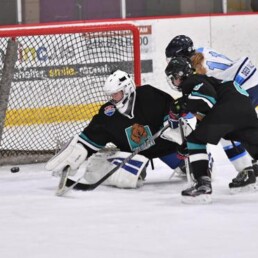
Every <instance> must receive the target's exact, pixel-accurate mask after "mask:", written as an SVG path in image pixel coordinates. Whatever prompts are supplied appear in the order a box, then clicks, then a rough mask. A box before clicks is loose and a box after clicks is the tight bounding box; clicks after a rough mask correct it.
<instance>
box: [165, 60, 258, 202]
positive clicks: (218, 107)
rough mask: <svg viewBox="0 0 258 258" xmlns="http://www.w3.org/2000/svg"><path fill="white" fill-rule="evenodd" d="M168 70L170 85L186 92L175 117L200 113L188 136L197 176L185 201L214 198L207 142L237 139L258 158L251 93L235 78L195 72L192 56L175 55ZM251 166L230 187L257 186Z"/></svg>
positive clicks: (257, 128) (256, 121)
mask: <svg viewBox="0 0 258 258" xmlns="http://www.w3.org/2000/svg"><path fill="white" fill-rule="evenodd" d="M165 73H166V75H167V77H168V79H169V82H171V86H172V87H174V88H176V89H177V90H179V91H181V92H182V94H183V96H182V98H181V99H179V100H178V102H177V103H178V104H177V105H176V106H174V107H173V108H172V112H171V114H172V116H173V119H175V117H178V115H180V113H182V112H192V113H193V114H195V115H196V117H198V119H199V122H198V124H197V126H196V129H195V130H194V131H192V133H190V134H189V135H188V136H187V137H186V146H187V149H188V153H189V161H190V166H191V169H192V172H193V175H194V178H195V180H196V183H195V185H194V186H193V187H190V188H188V189H186V190H184V191H182V196H183V201H184V202H211V193H212V187H211V179H210V175H209V173H208V155H207V151H206V145H207V143H210V144H217V143H218V142H219V140H220V139H221V138H225V139H228V140H233V141H235V140H237V141H241V143H242V144H243V145H244V146H245V148H246V149H247V151H248V152H249V153H250V155H251V156H252V158H254V159H255V160H257V159H258V119H257V115H256V112H255V109H254V108H253V106H252V104H251V101H250V99H249V97H248V94H247V92H246V91H245V90H243V89H242V88H240V87H239V86H238V85H237V84H235V83H233V82H232V81H229V82H225V81H220V80H218V79H215V78H214V77H208V76H206V75H199V74H195V72H194V69H193V68H192V64H191V61H190V59H188V58H187V57H173V58H172V59H171V60H170V62H169V63H168V65H167V67H166V70H165ZM255 182H256V178H255V175H254V170H253V168H252V167H250V168H249V169H245V170H244V171H241V172H239V174H238V175H237V177H236V178H234V179H233V181H232V182H231V183H230V184H229V187H230V188H231V189H239V188H242V187H245V188H247V187H248V188H253V189H255V187H256V184H255Z"/></svg>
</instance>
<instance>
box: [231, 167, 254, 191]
mask: <svg viewBox="0 0 258 258" xmlns="http://www.w3.org/2000/svg"><path fill="white" fill-rule="evenodd" d="M229 188H230V192H231V193H232V194H235V193H239V192H253V191H255V190H256V188H257V186H256V177H255V172H254V169H253V167H248V168H245V169H244V170H243V171H241V172H239V173H238V175H237V176H236V178H234V179H233V180H232V182H231V183H229Z"/></svg>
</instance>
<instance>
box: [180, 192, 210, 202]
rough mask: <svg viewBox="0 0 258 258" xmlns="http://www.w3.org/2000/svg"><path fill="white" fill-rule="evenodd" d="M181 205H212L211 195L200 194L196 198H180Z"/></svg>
mask: <svg viewBox="0 0 258 258" xmlns="http://www.w3.org/2000/svg"><path fill="white" fill-rule="evenodd" d="M181 201H182V203H185V204H209V203H212V198H211V194H202V195H199V196H196V197H192V196H182V199H181Z"/></svg>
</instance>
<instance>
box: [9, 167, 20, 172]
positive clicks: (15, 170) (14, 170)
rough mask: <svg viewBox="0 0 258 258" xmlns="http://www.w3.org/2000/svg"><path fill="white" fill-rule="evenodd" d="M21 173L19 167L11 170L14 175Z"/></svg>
mask: <svg viewBox="0 0 258 258" xmlns="http://www.w3.org/2000/svg"><path fill="white" fill-rule="evenodd" d="M19 171H20V168H19V167H12V168H11V172H12V173H17V172H19Z"/></svg>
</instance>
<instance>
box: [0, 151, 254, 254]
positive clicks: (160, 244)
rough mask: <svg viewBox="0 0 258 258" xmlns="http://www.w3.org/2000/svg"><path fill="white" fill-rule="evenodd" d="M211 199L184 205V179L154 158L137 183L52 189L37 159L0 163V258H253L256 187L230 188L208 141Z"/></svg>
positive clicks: (228, 170)
mask: <svg viewBox="0 0 258 258" xmlns="http://www.w3.org/2000/svg"><path fill="white" fill-rule="evenodd" d="M212 153H213V156H214V159H215V171H214V179H213V190H214V193H213V203H212V204H208V205H186V204H182V203H181V198H180V191H181V190H182V189H184V188H185V186H186V181H184V180H182V179H178V178H175V177H174V178H172V179H171V180H170V181H169V180H168V178H169V176H170V175H171V171H169V169H168V168H167V167H166V166H165V165H163V164H162V163H161V162H159V161H158V160H155V167H156V169H155V170H154V171H152V170H150V169H149V170H148V176H147V180H146V184H145V185H144V186H143V187H142V188H140V189H137V190H119V189H115V188H109V187H105V186H100V187H98V188H96V189H95V190H94V191H91V192H82V191H71V192H70V193H68V194H67V196H66V197H57V196H55V189H56V187H57V184H58V179H57V178H55V177H52V176H51V173H50V172H47V171H45V170H44V164H37V165H23V166H20V172H18V173H11V172H10V168H11V166H4V167H0V170H1V172H0V182H1V187H0V196H1V197H0V257H1V258H17V257H21V258H71V257H87V258H116V257H117V258H133V257H135V258H195V257H196V258H197V257H198V258H200V257H209V258H256V257H258V255H257V253H258V252H257V250H258V192H257V193H243V194H237V195H232V194H230V193H229V189H228V183H229V182H230V181H231V179H232V178H233V177H235V175H236V172H235V171H234V168H233V167H232V166H231V164H230V163H229V162H228V161H227V160H226V158H225V155H224V153H223V152H222V151H221V149H220V148H219V147H213V148H212Z"/></svg>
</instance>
